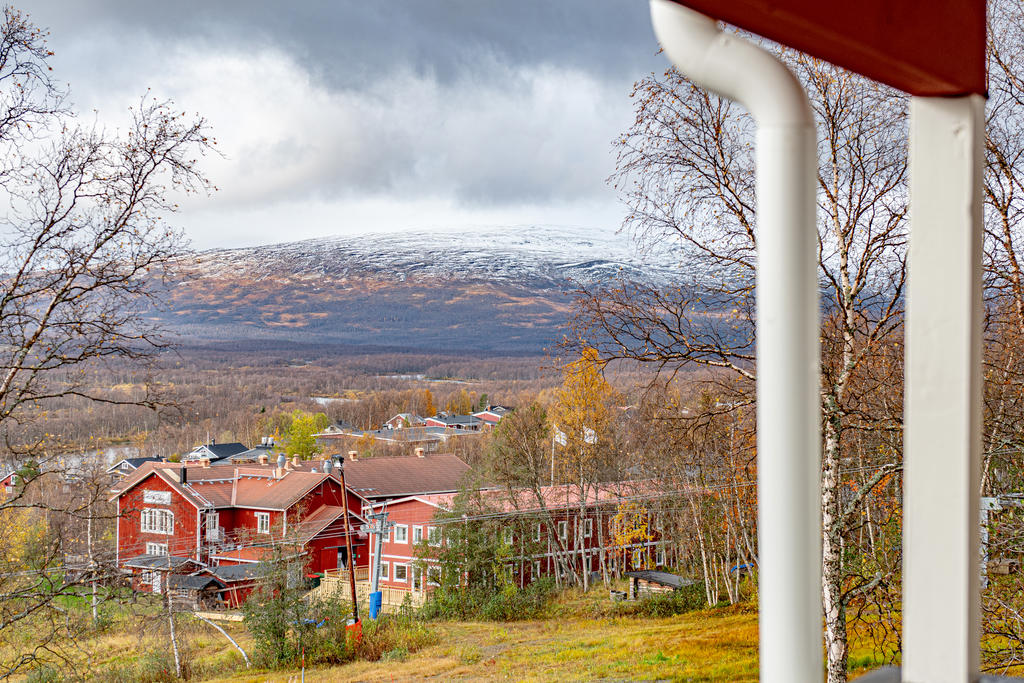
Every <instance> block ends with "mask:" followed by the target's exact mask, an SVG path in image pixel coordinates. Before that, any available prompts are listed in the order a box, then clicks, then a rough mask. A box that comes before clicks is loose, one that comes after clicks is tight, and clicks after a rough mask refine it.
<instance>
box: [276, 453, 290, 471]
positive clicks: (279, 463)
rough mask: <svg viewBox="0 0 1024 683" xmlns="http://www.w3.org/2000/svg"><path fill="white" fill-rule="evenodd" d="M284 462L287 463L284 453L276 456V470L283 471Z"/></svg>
mask: <svg viewBox="0 0 1024 683" xmlns="http://www.w3.org/2000/svg"><path fill="white" fill-rule="evenodd" d="M286 462H288V458H287V457H286V456H285V454H284V453H282V454H281V455H279V456H277V467H278V469H283V468H284V464H285V463H286Z"/></svg>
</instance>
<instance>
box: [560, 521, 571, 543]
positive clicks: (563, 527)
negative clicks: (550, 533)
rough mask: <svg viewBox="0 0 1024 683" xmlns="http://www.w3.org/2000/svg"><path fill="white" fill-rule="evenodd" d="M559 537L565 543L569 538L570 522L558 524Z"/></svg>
mask: <svg viewBox="0 0 1024 683" xmlns="http://www.w3.org/2000/svg"><path fill="white" fill-rule="evenodd" d="M558 537H559V538H560V539H562V540H563V541H564V540H566V539H567V538H569V522H566V521H561V522H559V523H558Z"/></svg>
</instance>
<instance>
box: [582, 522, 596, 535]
mask: <svg viewBox="0 0 1024 683" xmlns="http://www.w3.org/2000/svg"><path fill="white" fill-rule="evenodd" d="M593 535H594V520H593V519H591V518H590V517H587V518H586V519H584V520H583V538H590V537H591V536H593Z"/></svg>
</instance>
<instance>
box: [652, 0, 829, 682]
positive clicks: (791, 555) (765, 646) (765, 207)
mask: <svg viewBox="0 0 1024 683" xmlns="http://www.w3.org/2000/svg"><path fill="white" fill-rule="evenodd" d="M651 18H652V20H653V23H654V31H655V33H656V35H657V37H658V40H659V41H660V43H661V45H662V47H663V48H664V49H665V52H666V53H667V54H668V56H669V58H670V59H671V60H672V62H673V64H675V66H676V68H677V69H679V70H680V72H682V74H683V75H684V76H686V77H687V78H688V79H690V80H691V81H692V82H694V83H696V84H697V85H699V86H701V87H704V88H707V89H708V90H711V91H712V92H715V93H717V94H719V95H721V96H722V97H725V98H728V99H731V100H735V101H737V102H739V103H740V104H742V105H743V106H744V107H746V109H747V110H748V111H749V112H750V113H751V115H752V116H753V117H754V120H755V121H756V122H757V174H756V190H757V238H758V239H757V251H758V266H757V460H758V536H759V557H758V565H759V574H760V579H759V589H758V595H759V599H760V617H759V618H760V676H761V680H762V681H766V682H771V683H775V682H780V683H781V682H782V681H786V682H787V683H790V682H794V681H820V680H821V679H822V671H823V668H822V607H821V496H820V463H821V438H820V434H821V426H820V421H821V418H820V415H821V412H820V393H819V391H820V368H819V358H820V355H819V348H818V333H819V322H820V321H819V313H818V277H817V267H818V261H817V229H816V224H815V209H816V203H815V190H816V184H817V165H816V150H815V145H816V142H815V131H814V117H813V114H812V112H811V108H810V105H809V103H808V101H807V97H806V95H805V94H804V91H803V88H802V87H801V86H800V83H799V82H798V81H797V79H796V77H795V76H793V74H792V73H791V72H790V71H789V70H788V69H787V68H786V67H785V66H784V65H783V64H782V63H781V62H779V61H778V60H777V59H776V58H775V57H773V56H772V55H771V54H769V53H768V52H766V51H764V50H762V49H760V48H758V47H756V46H755V45H753V44H751V43H749V42H747V41H744V40H741V39H740V38H737V37H736V36H734V35H732V34H729V33H724V32H723V31H722V30H721V28H719V26H718V24H717V23H716V22H715V21H713V20H712V19H710V18H708V17H706V16H704V15H702V14H699V13H698V12H695V11H693V10H690V9H687V8H685V7H682V6H680V5H677V4H675V3H673V2H670V1H669V0H651Z"/></svg>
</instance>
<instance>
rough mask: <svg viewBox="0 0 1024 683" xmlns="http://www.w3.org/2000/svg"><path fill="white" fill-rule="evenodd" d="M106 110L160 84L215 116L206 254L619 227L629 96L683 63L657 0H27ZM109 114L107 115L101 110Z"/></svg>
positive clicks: (112, 115) (118, 108)
mask: <svg viewBox="0 0 1024 683" xmlns="http://www.w3.org/2000/svg"><path fill="white" fill-rule="evenodd" d="M17 7H18V8H19V9H22V10H25V11H27V12H28V13H29V15H30V17H31V19H32V20H33V21H34V23H36V24H37V25H39V26H41V27H44V28H47V29H49V31H50V36H49V42H50V47H51V49H52V50H53V51H54V53H55V55H54V57H53V58H52V59H53V61H52V65H53V67H54V73H55V75H56V76H57V78H58V79H59V80H61V81H65V82H67V83H68V84H69V86H70V90H71V100H72V103H73V105H74V107H75V108H76V109H77V110H78V111H79V112H81V113H82V114H83V115H85V116H87V117H89V119H90V120H91V119H92V118H93V117H95V118H96V119H97V120H98V121H100V122H102V123H104V124H107V125H109V126H112V127H116V126H118V125H123V121H124V120H125V112H126V111H127V108H128V107H129V106H131V105H132V104H137V103H138V102H139V99H140V97H141V96H142V95H143V94H144V93H145V92H146V91H147V89H150V91H151V92H152V94H153V95H155V96H157V97H159V98H172V99H173V100H174V101H175V102H176V103H177V105H178V106H179V107H180V108H181V109H182V110H183V111H188V112H198V113H199V114H201V115H202V116H204V117H206V118H207V119H208V121H209V123H210V126H211V128H212V132H213V136H214V137H215V138H216V140H217V142H218V145H217V146H218V148H219V149H220V150H221V152H222V153H223V154H224V158H222V159H219V158H209V159H207V160H205V161H204V170H205V171H206V173H207V174H208V175H209V176H210V178H211V179H212V181H213V182H214V183H215V184H216V185H217V186H218V188H219V191H218V192H216V193H215V194H214V195H213V196H212V197H193V198H189V199H186V200H184V201H183V203H182V210H181V212H180V213H179V214H178V215H177V216H175V217H174V218H173V222H174V223H175V224H176V225H178V226H180V227H182V228H183V229H184V230H185V231H186V233H187V234H188V235H189V236H190V237H191V239H192V242H193V245H194V246H195V247H196V248H200V249H203V248H212V247H237V246H248V245H254V244H268V243H276V242H284V241H292V240H296V239H304V238H309V237H323V236H331V235H352V234H360V233H368V232H381V231H387V232H394V231H403V230H424V229H441V230H447V229H465V228H467V227H471V226H475V225H524V224H531V225H536V224H554V225H573V226H584V227H588V228H593V229H594V230H596V231H601V232H607V231H612V230H615V229H616V228H618V226H619V224H620V222H621V220H622V217H623V215H624V209H623V206H622V205H621V204H620V203H619V201H618V199H617V197H616V193H615V191H614V190H613V189H611V188H610V187H609V186H608V185H607V182H606V178H607V177H608V175H609V174H610V173H611V172H612V171H613V170H614V167H615V158H614V152H613V150H612V147H611V143H612V140H613V139H615V137H616V136H617V135H619V134H620V133H622V132H623V131H624V130H626V129H627V128H628V126H629V125H630V123H631V122H632V120H633V105H632V102H631V100H630V97H629V94H630V90H631V87H632V84H633V83H634V82H635V81H636V80H637V79H639V78H642V77H643V76H644V75H646V74H648V73H650V72H652V71H657V72H661V71H663V70H664V68H665V65H666V64H665V62H664V59H663V57H661V56H659V55H658V54H657V44H656V42H655V39H654V36H653V33H652V31H651V27H650V19H649V16H648V9H647V3H646V2H645V1H644V0H515V1H512V0H506V1H504V2H498V1H497V0H392V1H391V2H387V3H384V2H379V1H377V0H359V1H354V0H353V1H350V0H293V1H292V2H289V3H284V2H281V1H280V0H276V1H271V0H231V1H228V0H220V1H217V2H213V1H211V0H176V1H175V2H173V3H171V2H148V1H147V2H139V1H138V0H90V1H89V2H81V1H80V0H28V1H27V2H21V3H18V4H17ZM94 112H95V113H94Z"/></svg>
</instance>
